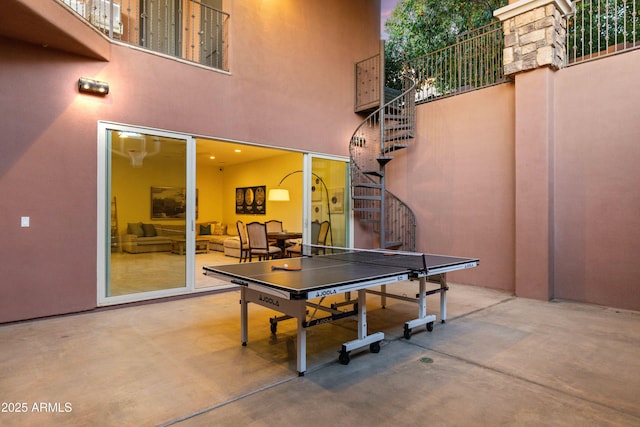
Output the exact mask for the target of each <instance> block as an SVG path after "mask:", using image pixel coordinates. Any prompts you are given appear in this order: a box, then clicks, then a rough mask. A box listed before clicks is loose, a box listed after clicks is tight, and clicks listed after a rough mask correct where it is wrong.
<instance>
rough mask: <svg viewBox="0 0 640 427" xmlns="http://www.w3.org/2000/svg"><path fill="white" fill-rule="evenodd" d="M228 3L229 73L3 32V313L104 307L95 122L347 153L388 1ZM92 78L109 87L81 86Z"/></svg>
mask: <svg viewBox="0 0 640 427" xmlns="http://www.w3.org/2000/svg"><path fill="white" fill-rule="evenodd" d="M230 6H231V10H229V13H230V14H231V24H230V38H229V40H230V46H229V52H230V68H231V73H230V75H229V74H225V73H217V72H214V71H210V70H206V69H203V68H200V67H197V66H192V65H186V64H184V63H181V62H178V61H175V60H172V59H167V58H163V57H160V56H156V55H153V54H150V53H147V52H143V51H140V50H135V49H131V48H129V47H126V46H120V45H112V46H111V52H110V55H109V58H110V61H109V62H101V61H96V60H91V59H88V58H86V57H82V56H75V55H73V54H69V53H64V52H61V51H58V50H54V49H50V48H44V47H42V46H39V45H31V44H26V43H22V42H18V41H15V40H10V39H6V38H0V58H2V66H1V67H0V87H1V88H2V89H1V91H0V129H2V139H1V140H0V194H1V195H2V198H3V209H1V210H0V236H2V237H1V239H2V244H1V245H0V281H1V285H0V322H7V321H12V320H19V319H25V318H33V317H40V316H46V315H51V314H61V313H67V312H75V311H81V310H88V309H92V308H94V307H95V306H96V303H97V298H96V244H97V243H96V234H97V226H98V225H97V224H96V222H97V218H96V194H97V193H96V191H97V190H96V188H97V177H96V175H97V171H96V158H97V143H96V135H97V122H98V120H108V121H114V122H120V123H127V124H132V125H139V126H149V127H157V128H161V129H167V130H171V131H178V132H186V133H191V134H201V135H206V136H211V137H220V138H230V139H236V140H242V141H247V142H252V143H257V144H268V145H273V146H279V147H289V148H298V149H303V150H304V149H307V150H313V151H315V152H322V153H327V154H336V155H348V141H349V138H350V136H351V133H352V132H353V130H354V129H355V127H356V126H357V125H358V124H359V122H360V118H359V117H358V116H357V115H355V114H354V113H353V98H354V88H353V86H354V76H353V66H354V63H355V62H356V61H359V60H362V59H364V58H367V57H370V56H372V55H374V54H377V53H378V51H379V4H378V2H371V1H369V0H351V1H349V2H344V1H342V0H329V1H325V2H298V1H295V2H292V1H287V2H274V3H271V2H262V1H242V2H230ZM66 16H68V19H75V18H73V17H72V16H71V15H70V14H66ZM58 24H59V26H60V27H61V28H64V26H65V25H67V23H65V22H64V20H61V21H60V22H58ZM32 31H38V28H33V29H32ZM81 76H85V77H91V78H96V79H99V80H104V81H107V82H109V84H110V93H109V95H108V96H107V97H105V98H100V97H94V96H88V95H80V94H79V93H78V91H77V81H78V78H79V77H81ZM21 216H29V217H30V219H31V226H30V227H29V228H22V227H20V217H21Z"/></svg>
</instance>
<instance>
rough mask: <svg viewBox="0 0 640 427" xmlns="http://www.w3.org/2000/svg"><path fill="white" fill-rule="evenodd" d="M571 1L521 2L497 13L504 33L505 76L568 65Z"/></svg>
mask: <svg viewBox="0 0 640 427" xmlns="http://www.w3.org/2000/svg"><path fill="white" fill-rule="evenodd" d="M570 10H571V1H568V0H520V1H517V2H515V3H512V4H510V5H508V6H505V7H503V8H501V9H498V10H496V11H495V12H494V15H495V16H497V17H498V18H499V19H500V21H502V25H503V31H504V52H503V53H504V55H503V58H504V59H503V64H504V74H505V76H513V75H514V74H517V73H519V72H522V71H528V70H534V69H536V68H540V67H544V66H548V67H550V68H551V69H554V70H557V69H559V68H562V67H563V66H564V63H565V56H566V48H565V40H566V32H567V26H566V21H565V19H564V18H563V16H564V15H566V14H567V13H568V12H569V11H570Z"/></svg>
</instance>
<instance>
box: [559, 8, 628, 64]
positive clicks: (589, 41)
mask: <svg viewBox="0 0 640 427" xmlns="http://www.w3.org/2000/svg"><path fill="white" fill-rule="evenodd" d="M638 47H640V0H582V1H577V2H575V3H574V5H573V10H572V12H571V14H569V16H567V65H574V64H578V63H580V62H584V61H588V60H592V59H597V58H600V57H603V56H607V55H612V54H616V53H619V52H622V51H626V50H630V49H636V48H638Z"/></svg>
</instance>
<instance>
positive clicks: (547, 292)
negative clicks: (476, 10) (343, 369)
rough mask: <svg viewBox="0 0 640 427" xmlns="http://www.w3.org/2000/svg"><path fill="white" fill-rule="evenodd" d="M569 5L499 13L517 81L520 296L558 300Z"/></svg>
mask: <svg viewBox="0 0 640 427" xmlns="http://www.w3.org/2000/svg"><path fill="white" fill-rule="evenodd" d="M570 10H571V2H570V1H565V0H562V1H560V0H520V1H517V2H513V3H511V4H510V5H508V6H506V7H503V8H501V9H498V10H496V11H495V12H494V15H495V16H497V17H499V18H500V20H501V21H502V22H503V28H504V39H505V48H504V72H505V75H508V76H511V77H513V79H514V81H515V100H516V102H515V135H514V140H515V177H514V179H515V216H516V217H515V240H516V241H515V248H516V254H515V278H514V279H515V293H516V295H518V296H521V297H527V298H535V299H541V300H549V299H552V298H553V296H554V275H555V273H554V255H555V239H554V184H553V182H554V148H555V146H554V142H555V141H554V116H555V115H554V111H553V108H554V102H553V101H554V89H553V88H554V74H555V73H554V71H556V70H558V69H559V68H562V67H563V65H564V62H565V32H566V24H565V19H564V18H563V15H564V14H566V13H567V12H569V11H570Z"/></svg>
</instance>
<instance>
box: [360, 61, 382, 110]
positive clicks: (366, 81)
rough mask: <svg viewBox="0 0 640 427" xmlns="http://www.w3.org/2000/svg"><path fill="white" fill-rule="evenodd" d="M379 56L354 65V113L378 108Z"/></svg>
mask: <svg viewBox="0 0 640 427" xmlns="http://www.w3.org/2000/svg"><path fill="white" fill-rule="evenodd" d="M381 68H382V67H381V66H380V55H375V56H372V57H371V58H367V59H365V60H362V61H360V62H357V63H356V73H355V76H356V101H355V111H363V110H366V109H368V108H372V107H379V106H380V86H381V85H380V79H381V77H382V75H381V72H380V71H381Z"/></svg>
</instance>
